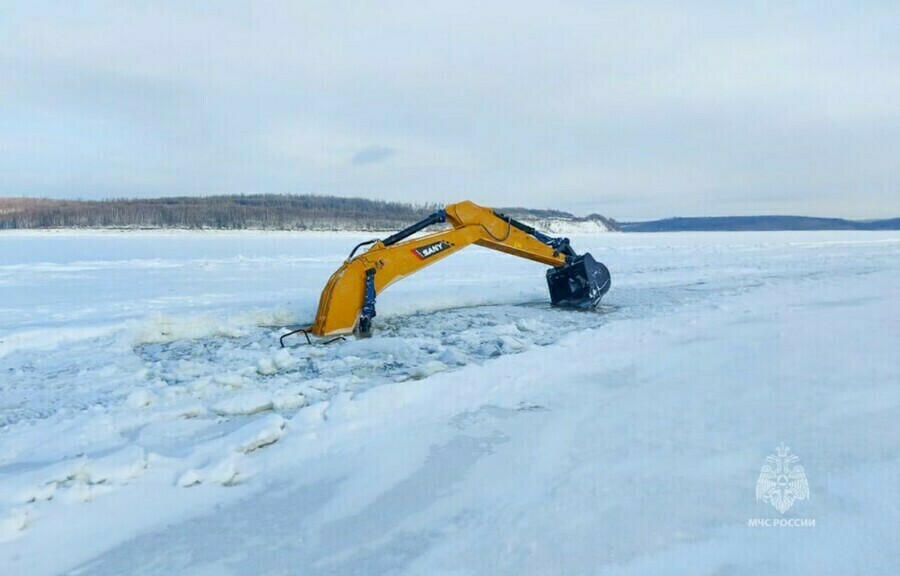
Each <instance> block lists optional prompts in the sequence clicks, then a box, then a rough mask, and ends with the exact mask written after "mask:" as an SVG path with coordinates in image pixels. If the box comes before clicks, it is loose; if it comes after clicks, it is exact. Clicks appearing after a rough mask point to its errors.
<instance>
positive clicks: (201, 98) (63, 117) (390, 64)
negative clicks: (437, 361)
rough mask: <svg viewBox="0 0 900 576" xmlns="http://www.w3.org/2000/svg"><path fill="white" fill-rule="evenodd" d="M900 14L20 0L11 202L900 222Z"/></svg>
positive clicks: (8, 151) (2, 121) (0, 53)
mask: <svg viewBox="0 0 900 576" xmlns="http://www.w3.org/2000/svg"><path fill="white" fill-rule="evenodd" d="M898 26H900V7H898V6H897V5H895V4H889V3H867V4H858V3H854V4H850V3H841V4H828V5H821V4H818V5H804V4H784V3H782V4H768V5H762V4H741V5H740V6H731V5H729V6H727V7H726V6H723V5H722V4H721V3H718V2H712V1H702V0H701V1H697V2H690V3H666V2H651V3H639V4H637V3H633V2H625V1H605V2H590V3H589V2H579V1H577V0H573V1H568V2H561V3H544V2H536V1H522V2H516V3H514V4H513V3H505V2H498V3H491V4H488V5H484V3H479V2H475V1H474V0H455V1H452V2H450V1H447V2H437V3H421V2H414V1H412V0H408V1H407V0H401V1H400V2H398V3H396V4H393V7H392V9H391V10H384V8H383V7H382V6H379V5H376V4H365V3H362V4H359V3H353V4H345V3H335V2H327V3H314V2H294V1H287V0H261V1H260V2H253V3H252V4H251V3H243V2H230V3H225V4H219V3H208V4H205V3H203V2H199V3H196V2H195V3H175V4H168V5H165V6H162V7H161V6H160V5H150V4H141V3H112V4H110V3H107V2H100V1H96V2H91V1H87V2H83V3H78V6H77V8H76V7H74V6H73V7H67V6H66V5H62V6H61V5H60V4H59V3H57V2H50V1H47V0H35V1H34V2H27V3H17V4H14V5H11V6H10V8H9V9H8V10H5V11H4V18H3V19H0V37H2V38H4V39H6V40H7V42H4V45H3V47H2V48H0V77H2V78H3V82H0V110H2V111H3V112H2V114H0V149H2V150H3V151H4V154H2V155H0V195H23V194H24V195H45V194H46V195H53V196H69V197H99V196H108V195H114V196H128V195H136V194H141V195H157V194H201V193H239V192H316V193H324V194H338V195H354V196H358V195H366V196H377V197H381V198H387V199H396V200H422V199H423V198H422V191H423V190H427V191H428V194H429V197H428V198H426V199H427V200H431V201H437V202H440V201H453V200H456V199H458V198H459V195H460V194H463V195H465V196H468V197H471V198H472V199H473V200H476V201H480V202H482V203H485V204H488V205H490V204H495V205H512V204H526V205H531V206H538V207H559V208H563V209H573V210H576V211H578V212H580V213H584V212H600V213H608V214H609V215H610V216H614V217H617V218H620V219H630V218H652V217H657V216H670V215H704V214H728V213H763V212H766V213H777V212H787V211H790V212H793V213H805V214H813V215H843V216H849V217H878V216H893V215H896V214H900V195H898V194H897V193H896V191H897V189H898V187H900V163H898V162H896V153H895V152H894V151H896V150H898V149H900V106H898V105H897V98H896V95H897V94H898V93H900V36H898V35H897V34H896V33H895V31H896V29H897V28H898ZM398 151H402V152H398ZM376 164H377V165H378V169H377V170H374V169H360V167H365V166H369V167H370V168H374V166H375V165H376Z"/></svg>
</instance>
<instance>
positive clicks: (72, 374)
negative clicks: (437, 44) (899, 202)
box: [0, 232, 900, 576]
mask: <svg viewBox="0 0 900 576" xmlns="http://www.w3.org/2000/svg"><path fill="white" fill-rule="evenodd" d="M365 239H367V238H365V237H359V236H354V235H352V234H334V235H327V234H289V233H233V234H232V233H228V234H226V233H188V232H184V233H151V232H134V233H116V232H100V233H89V232H80V233H63V232H54V233H31V232H29V233H0V573H2V574H29V575H42V574H66V573H73V574H76V573H77V574H110V575H112V574H116V575H118V574H248V575H249V574H254V575H255V574H454V575H462V574H511V575H523V574H560V575H572V574H660V573H665V574H685V575H692V576H693V575H697V574H723V575H724V574H729V575H732V574H734V575H740V574H759V573H764V572H769V573H779V572H781V573H800V574H806V573H809V574H840V575H847V574H890V573H896V572H897V570H898V569H900V545H898V544H897V538H896V526H897V525H898V524H900V359H898V355H897V351H898V350H900V328H898V326H900V301H898V293H900V234H898V233H888V232H884V233H874V232H873V233H866V232H817V233H706V234H650V235H643V234H598V235H592V236H584V237H576V238H573V244H574V246H575V247H576V249H577V250H579V251H590V252H591V253H593V255H594V256H595V257H596V258H597V259H598V260H600V261H603V262H605V263H606V264H607V265H608V266H609V268H610V270H611V271H612V274H613V287H612V289H611V290H610V292H609V293H608V294H607V296H606V298H605V300H604V304H603V306H602V307H601V309H599V310H597V311H595V312H587V313H585V312H571V311H562V310H556V309H552V308H550V307H549V306H548V305H547V300H548V298H547V295H546V286H545V282H544V269H543V267H542V266H539V265H536V264H534V263H530V262H526V261H521V260H518V259H515V258H512V257H509V256H506V255H502V254H497V253H492V252H489V251H487V250H484V249H479V248H470V249H468V250H466V251H464V252H462V253H460V254H458V255H456V256H454V257H451V258H449V259H447V260H446V261H443V262H441V263H439V264H437V265H435V266H433V267H431V268H429V269H427V270H425V271H423V272H422V273H420V274H416V275H415V276H413V277H410V278H408V279H405V280H404V281H402V282H400V283H398V284H397V285H395V286H392V287H391V288H390V289H389V290H387V291H385V293H384V294H381V295H379V298H378V317H377V318H376V333H375V336H374V337H373V338H371V339H369V340H363V341H354V340H348V341H346V342H340V343H337V344H335V345H331V346H327V347H322V346H314V347H308V346H299V345H297V344H299V340H294V341H293V344H295V346H292V347H289V348H288V349H285V350H281V349H280V348H279V347H278V336H279V335H280V334H282V333H283V332H284V331H285V327H288V326H293V325H298V324H304V323H308V322H309V321H311V319H312V316H313V314H314V311H315V306H316V303H317V299H318V294H319V290H320V289H321V287H322V286H323V284H324V282H325V280H326V279H327V278H328V276H329V274H330V273H331V272H332V271H333V270H334V269H335V268H336V267H337V266H338V265H339V264H340V262H341V261H342V260H343V258H344V257H345V256H346V254H347V253H348V252H349V249H350V248H352V246H353V245H355V244H356V243H357V242H359V241H361V240H365ZM782 443H784V444H785V446H787V447H789V448H790V452H789V453H788V454H789V455H794V456H797V457H798V458H799V460H796V461H791V466H797V465H800V466H802V467H803V471H804V476H805V479H806V482H807V485H808V494H807V495H804V496H805V497H799V496H798V497H797V498H796V499H794V500H792V506H791V507H790V508H788V509H787V510H785V511H784V512H783V513H782V512H779V510H777V509H776V508H775V507H774V506H773V505H772V504H771V503H770V502H769V501H761V500H758V499H757V483H758V479H759V477H760V471H761V469H762V467H763V466H764V465H766V464H767V463H769V464H771V462H767V460H766V457H767V456H770V455H773V456H777V453H776V448H778V447H780V446H781V444H782ZM775 461H779V462H783V461H784V460H778V458H776V459H775ZM794 478H796V475H795V476H794ZM795 496H797V495H796V494H795ZM785 520H787V521H785ZM758 521H763V522H762V524H764V525H763V526H753V527H751V526H750V524H751V523H754V522H757V523H759V522H758ZM765 524H774V525H771V526H765Z"/></svg>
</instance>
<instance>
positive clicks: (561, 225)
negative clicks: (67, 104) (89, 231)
mask: <svg viewBox="0 0 900 576" xmlns="http://www.w3.org/2000/svg"><path fill="white" fill-rule="evenodd" d="M440 207H441V205H438V204H429V203H423V204H413V203H403V202H387V201H382V200H369V199H365V198H345V197H337V196H319V195H288V194H251V195H234V196H226V195H220V196H178V197H162V198H140V199H137V198H136V199H111V200H56V199H50V198H0V230H3V229H7V230H9V229H52V228H116V229H188V230H205V229H211V230H321V231H329V230H354V231H355V230H359V231H371V232H383V231H394V230H399V229H402V228H405V227H406V226H409V225H410V224H413V223H415V222H417V221H418V220H421V219H422V218H424V217H425V216H427V215H428V214H431V213H432V212H434V211H435V210H437V209H439V208H440ZM497 209H498V210H500V211H502V212H503V213H505V214H508V215H509V216H512V217H513V218H516V219H519V220H522V221H524V222H527V223H529V224H531V225H532V226H535V227H538V228H540V229H543V230H545V231H548V232H567V231H570V230H571V231H577V232H599V231H617V230H618V229H619V226H618V223H617V222H616V221H615V220H612V219H611V218H606V217H605V216H601V215H599V214H591V215H589V216H586V217H578V216H575V215H573V214H571V213H569V212H564V211H562V210H552V209H534V208H522V207H501V208H497Z"/></svg>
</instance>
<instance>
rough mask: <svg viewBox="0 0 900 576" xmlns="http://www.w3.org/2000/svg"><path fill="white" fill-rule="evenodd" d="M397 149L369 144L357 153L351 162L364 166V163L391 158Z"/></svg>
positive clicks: (375, 162)
mask: <svg viewBox="0 0 900 576" xmlns="http://www.w3.org/2000/svg"><path fill="white" fill-rule="evenodd" d="M396 153H397V151H396V150H394V149H393V148H388V147H387V146H367V147H365V148H363V149H362V150H360V151H358V152H357V153H355V154H354V155H353V156H352V157H351V158H350V163H351V164H353V165H354V166H362V165H364V164H378V163H380V162H384V161H386V160H388V159H389V158H391V157H392V156H393V155H394V154H396Z"/></svg>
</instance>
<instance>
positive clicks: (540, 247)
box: [307, 202, 610, 337]
mask: <svg viewBox="0 0 900 576" xmlns="http://www.w3.org/2000/svg"><path fill="white" fill-rule="evenodd" d="M443 222H446V223H448V224H450V227H449V228H448V229H446V230H441V231H438V232H434V233H432V234H427V235H424V236H419V237H416V238H412V239H410V237H411V236H413V235H414V234H416V233H417V232H420V231H421V230H424V229H425V228H427V227H428V226H431V225H433V224H438V223H443ZM368 244H371V246H370V247H369V248H368V250H366V251H365V252H362V253H361V254H359V255H356V252H357V251H358V250H359V249H360V248H362V247H363V246H365V245H368ZM470 244H477V245H479V246H484V247H485V248H491V249H493V250H499V251H501V252H505V253H507V254H512V255H513V256H520V257H522V258H527V259H529V260H533V261H535V262H540V263H541V264H546V265H548V266H551V267H552V268H551V269H550V270H548V271H547V282H548V285H549V287H550V297H551V301H552V302H553V304H556V305H562V306H576V307H582V308H584V307H593V306H596V305H597V304H598V303H599V302H600V298H602V296H603V294H605V293H606V291H607V290H608V289H609V285H610V278H609V271H608V270H607V269H606V267H605V266H604V265H603V264H600V263H599V262H595V261H594V259H593V258H592V257H591V255H590V254H584V255H583V256H578V255H577V254H576V253H575V251H574V250H573V249H572V248H571V246H569V241H568V239H565V238H551V237H549V236H546V235H544V234H541V233H540V232H538V231H537V230H535V229H533V228H531V227H530V226H528V225H526V224H522V223H521V222H517V221H516V220H513V219H512V218H509V217H507V216H504V215H503V214H500V213H498V212H495V211H493V210H491V209H490V208H485V207H482V206H478V205H476V204H473V203H472V202H459V203H457V204H450V205H448V206H446V207H445V208H444V209H443V210H439V211H437V212H435V213H434V214H432V215H431V216H429V217H428V218H425V219H424V220H422V221H421V222H418V223H416V224H414V225H412V226H410V227H409V228H406V229H405V230H402V231H400V232H397V233H396V234H393V235H392V236H389V237H388V238H385V239H384V240H372V241H370V242H364V243H362V244H360V245H358V246H356V248H354V249H353V252H351V254H350V257H349V258H347V260H346V261H344V263H343V265H341V267H340V268H338V270H337V271H336V272H335V273H334V274H332V275H331V278H330V279H329V280H328V283H327V284H326V285H325V288H324V289H323V290H322V296H321V298H320V299H319V307H318V310H317V312H316V320H315V323H314V324H313V325H312V326H311V327H310V328H308V329H307V330H308V331H309V332H311V333H312V334H315V335H316V336H335V335H341V334H348V333H351V332H353V333H355V334H356V335H357V336H361V337H365V336H369V335H371V330H372V318H374V317H375V299H376V296H377V295H378V294H380V293H381V292H382V291H383V290H384V289H385V288H387V287H388V286H390V285H391V284H393V283H394V282H396V281H397V280H400V279H401V278H404V277H405V276H409V275H410V274H412V273H414V272H417V271H419V270H421V269H422V268H424V267H426V266H429V265H431V264H434V263H435V262H437V261H439V260H443V259H444V258H446V257H447V256H450V255H451V254H453V253H454V252H458V251H459V250H462V249H463V248H465V247H466V246H469V245H470Z"/></svg>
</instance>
